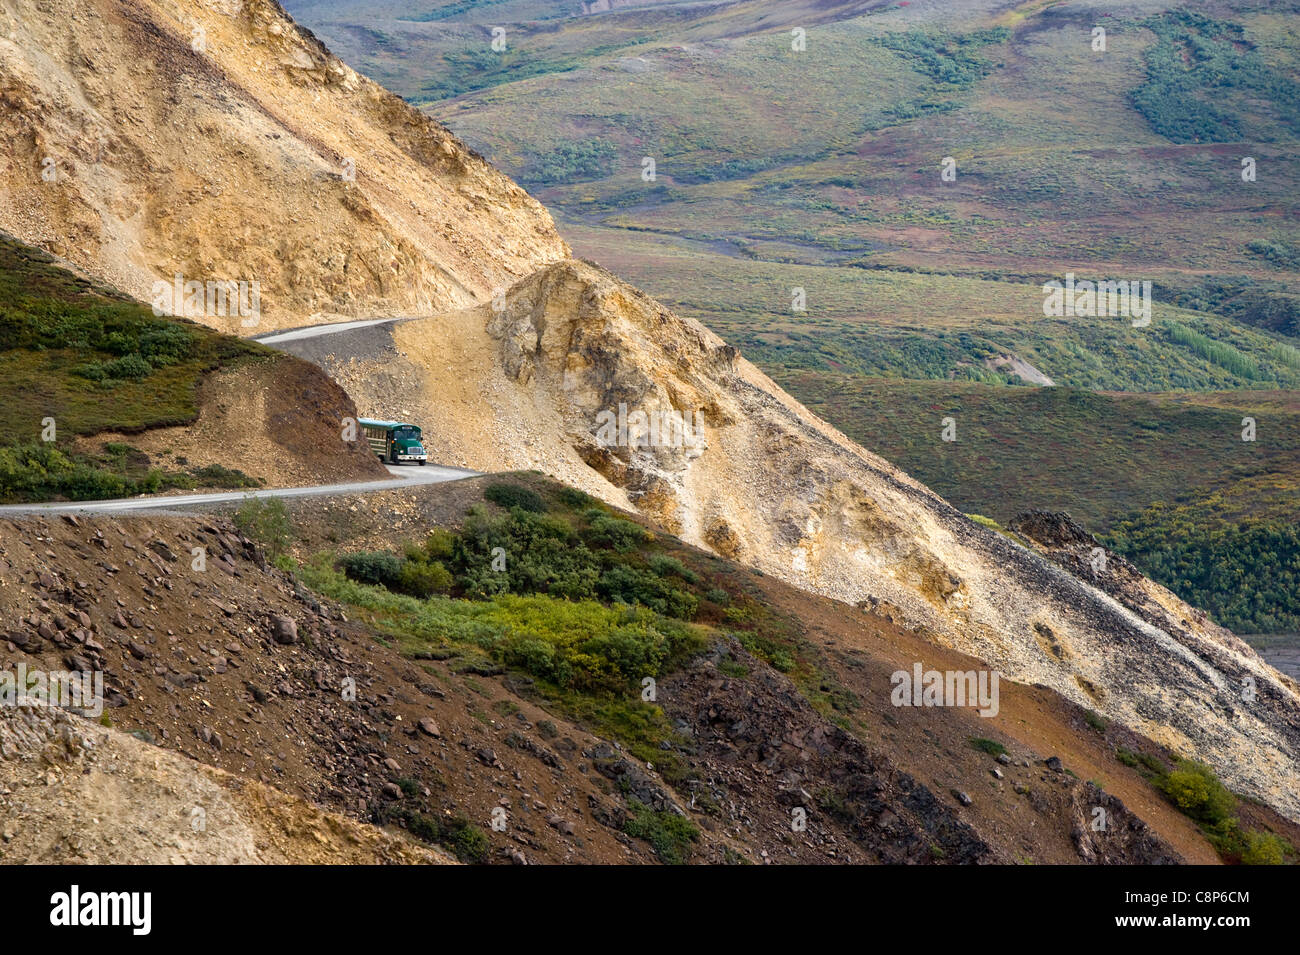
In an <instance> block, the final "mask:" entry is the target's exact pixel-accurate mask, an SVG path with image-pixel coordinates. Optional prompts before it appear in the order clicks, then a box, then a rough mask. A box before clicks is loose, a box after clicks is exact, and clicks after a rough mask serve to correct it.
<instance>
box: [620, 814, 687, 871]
mask: <svg viewBox="0 0 1300 955" xmlns="http://www.w3.org/2000/svg"><path fill="white" fill-rule="evenodd" d="M628 807H629V809H630V810H631V813H630V814H629V816H628V818H627V820H626V821H625V822H624V823H623V831H624V832H626V833H627V834H628V835H629V836H632V837H633V838H634V839H644V840H645V841H646V842H648V843H650V845H651V847H652V848H653V849H654V851H655V854H656V855H658V856H659V858H660V860H661V861H662V862H664V863H666V864H667V865H685V864H686V861H687V859H688V858H690V852H691V843H693V842H695V840H696V839H698V838H699V835H700V829H699V827H698V826H697V825H695V823H694V822H692V821H691V820H690V819H687V818H685V817H684V816H679V815H677V814H676V813H675V812H669V811H667V810H665V811H663V812H656V811H655V810H653V809H651V808H650V807H649V806H646V805H643V804H642V803H640V802H637V801H636V800H635V799H629V800H628Z"/></svg>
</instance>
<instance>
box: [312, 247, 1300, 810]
mask: <svg viewBox="0 0 1300 955" xmlns="http://www.w3.org/2000/svg"><path fill="white" fill-rule="evenodd" d="M289 347H290V348H291V349H293V350H295V351H297V352H298V353H299V354H301V355H303V356H304V357H307V358H310V359H311V360H314V361H318V362H320V363H321V364H322V365H323V366H324V367H326V368H327V369H328V370H329V371H330V373H331V375H332V376H333V377H335V378H336V379H337V380H338V381H340V382H341V383H342V384H343V386H344V387H345V388H347V390H348V392H349V394H351V395H352V396H353V397H354V398H355V400H356V402H357V406H358V408H360V409H362V410H363V411H371V412H377V411H378V410H380V409H399V410H400V412H401V413H402V414H404V415H408V416H410V417H413V418H414V419H415V420H417V421H420V422H423V423H424V425H425V440H426V444H427V445H428V446H429V448H430V453H431V454H433V455H434V456H435V457H436V458H437V459H438V460H441V461H445V462H448V463H455V464H461V465H464V466H466V467H470V468H473V469H475V470H483V471H496V470H502V469H537V470H540V471H543V472H545V473H547V474H549V475H551V476H553V477H555V478H557V479H559V480H561V481H563V482H564V483H567V484H570V485H573V486H575V487H579V488H582V489H584V490H586V491H588V492H589V493H592V494H594V495H596V496H598V497H600V498H602V499H604V500H606V501H608V502H610V503H612V504H615V505H618V506H622V507H628V508H631V509H635V510H637V511H639V512H640V513H642V514H644V515H646V516H647V517H649V518H651V519H652V520H654V521H655V522H656V524H658V525H659V526H660V527H663V528H665V529H667V530H668V531H670V532H671V533H674V534H676V535H679V536H680V537H681V538H682V539H683V540H685V541H687V542H688V543H692V544H696V545H699V546H703V547H707V548H709V549H711V550H713V551H715V552H716V553H719V554H721V555H723V556H726V557H730V558H733V559H735V560H738V561H740V562H743V563H746V564H749V565H750V566H753V567H756V568H759V569H761V570H763V571H764V572H766V573H770V574H773V575H775V576H777V577H778V578H780V579H782V580H784V581H786V582H788V583H790V584H793V585H795V586H797V587H800V588H803V589H805V590H809V591H811V592H814V593H819V594H822V595H825V596H829V597H833V598H835V599H837V600H841V601H844V602H846V603H849V604H859V603H861V604H865V605H867V606H871V607H874V608H878V609H881V610H882V611H884V612H887V613H889V614H891V615H893V616H894V618H895V619H896V620H898V621H899V622H900V623H903V624H905V625H906V626H908V627H914V628H919V631H920V632H923V633H924V634H925V635H926V637H927V638H928V639H930V640H931V641H932V642H934V643H935V644H937V645H939V646H943V647H948V648H951V649H954V650H957V651H960V652H962V653H966V654H969V655H971V656H973V657H977V658H979V659H982V660H984V661H986V662H987V663H988V664H990V665H992V666H994V667H997V668H998V669H1000V670H1001V671H1002V672H1003V673H1005V674H1007V675H1009V676H1011V677H1012V678H1014V679H1016V680H1018V681H1020V682H1023V683H1028V684H1034V683H1041V684H1044V685H1046V686H1049V687H1051V688H1052V689H1053V690H1055V691H1057V692H1058V693H1060V694H1062V695H1063V696H1065V697H1066V698H1068V699H1070V700H1072V701H1074V702H1075V703H1077V704H1078V705H1080V706H1084V707H1087V708H1090V709H1095V710H1096V711H1098V712H1100V713H1102V714H1104V715H1105V716H1106V717H1108V718H1110V719H1113V720H1115V721H1117V722H1119V723H1120V724H1122V725H1124V726H1126V727H1128V728H1129V729H1131V730H1133V731H1134V732H1137V733H1139V734H1141V735H1143V736H1148V737H1150V738H1152V739H1155V740H1157V741H1159V742H1160V743H1161V744H1163V745H1166V746H1169V747H1170V748H1172V749H1174V750H1177V751H1179V752H1181V753H1183V754H1184V755H1187V756H1191V757H1195V758H1198V759H1201V760H1203V761H1205V762H1207V763H1209V764H1210V765H1212V766H1214V767H1215V769H1216V770H1217V771H1218V772H1219V773H1220V774H1221V775H1222V776H1223V777H1224V778H1225V779H1226V780H1228V781H1229V782H1230V783H1231V784H1232V785H1233V786H1234V787H1235V788H1237V789H1238V790H1240V791H1242V792H1244V793H1246V794H1249V795H1251V796H1253V797H1255V798H1258V799H1260V800H1263V801H1265V802H1267V803H1268V804H1270V805H1272V806H1274V807H1275V808H1278V809H1279V810H1280V811H1282V812H1284V813H1286V814H1287V815H1289V816H1290V817H1292V818H1295V819H1300V793H1298V792H1297V791H1296V789H1295V787H1294V785H1293V781H1294V779H1295V778H1296V777H1297V775H1300V695H1298V694H1297V691H1296V688H1295V685H1294V683H1292V682H1291V681H1289V680H1288V679H1286V678H1284V677H1283V676H1282V675H1281V674H1279V673H1277V671H1275V670H1274V669H1273V668H1272V667H1270V666H1268V664H1267V663H1265V662H1264V661H1263V660H1262V659H1261V658H1260V657H1259V656H1258V654H1256V653H1255V652H1254V651H1253V650H1251V649H1250V648H1249V647H1247V646H1246V645H1245V644H1243V643H1242V642H1241V641H1239V640H1237V639H1236V638H1235V637H1233V636H1232V635H1231V634H1230V633H1228V632H1227V631H1225V630H1223V629H1222V628H1219V627H1216V626H1214V625H1213V624H1211V623H1210V622H1208V621H1207V619H1206V617H1205V615H1204V614H1203V613H1200V612H1199V611H1196V610H1195V609H1193V608H1191V607H1189V606H1187V605H1186V604H1184V603H1182V602H1181V601H1179V600H1177V598H1175V597H1173V595H1171V594H1168V593H1167V592H1165V593H1163V594H1162V595H1161V596H1160V598H1159V599H1143V600H1142V601H1141V602H1140V603H1139V602H1137V601H1136V599H1135V598H1134V595H1135V594H1136V593H1137V589H1134V588H1128V589H1127V590H1126V591H1125V592H1123V593H1118V595H1115V596H1113V595H1111V594H1109V593H1107V592H1106V590H1105V587H1104V586H1103V582H1102V581H1100V580H1097V579H1094V578H1093V577H1092V576H1091V575H1090V574H1085V573H1083V572H1081V571H1078V568H1077V567H1067V566H1063V565H1061V564H1060V563H1057V562H1054V561H1050V560H1047V559H1044V557H1043V556H1040V555H1039V554H1038V553H1036V552H1031V551H1030V550H1027V549H1026V548H1024V547H1022V546H1020V545H1019V544H1017V543H1015V542H1013V541H1011V540H1010V539H1008V538H1007V537H1005V536H1003V535H1001V534H999V533H997V532H995V531H993V530H991V529H989V528H986V527H983V526H981V525H979V524H976V523H974V522H972V521H970V520H969V519H967V518H966V517H965V516H963V515H962V514H961V513H960V512H958V511H957V510H956V509H955V508H953V507H952V506H951V505H949V504H948V503H947V502H945V501H943V500H942V499H941V498H939V497H938V496H937V495H935V494H934V493H933V492H931V491H930V490H929V489H927V488H925V487H924V486H922V485H921V484H919V483H918V482H916V481H915V480H913V479H912V478H911V477H909V476H908V475H906V474H904V473H903V472H902V471H900V470H899V469H898V468H896V467H894V466H893V465H891V464H889V463H888V462H886V461H884V460H882V459H881V458H879V457H877V456H876V455H874V454H871V453H870V452H868V451H866V450H864V449H862V448H860V447H858V446H857V445H855V444H853V443H852V442H851V441H849V439H847V438H846V437H844V436H843V435H842V434H840V433H839V432H838V431H836V430H834V429H833V428H831V427H830V426H829V425H827V424H826V423H825V422H823V421H821V420H820V419H819V418H817V417H816V416H814V415H813V414H812V413H810V412H809V411H808V410H807V409H805V408H803V407H802V406H801V405H799V404H798V403H797V402H796V401H795V400H794V399H793V398H791V397H790V396H789V395H787V394H786V393H785V392H783V391H782V390H781V389H780V388H779V387H777V386H776V385H775V384H774V383H773V382H772V381H771V380H770V379H768V378H767V377H766V376H765V375H764V374H762V372H760V371H759V370H758V369H756V368H755V367H754V366H753V365H751V364H750V363H749V362H747V361H745V360H744V359H743V358H742V357H741V356H740V355H739V354H738V353H737V351H736V349H735V348H733V347H731V346H729V345H727V344H726V343H724V342H723V341H722V340H721V339H719V338H718V337H717V336H716V335H714V334H713V333H711V332H710V331H709V330H708V329H706V328H704V327H703V326H702V325H700V324H699V323H698V322H695V321H694V320H691V319H688V318H683V317H681V316H679V315H676V314H674V313H672V312H670V311H668V310H667V309H665V308H664V307H663V306H661V305H659V304H658V303H656V302H655V301H653V300H652V299H650V298H648V297H646V296H645V295H643V294H642V293H640V292H638V291H637V290H635V289H633V288H631V287H630V286H628V285H626V284H625V283H622V282H620V281H619V280H618V279H616V278H615V277H613V276H611V275H610V274H608V273H607V272H605V271H603V270H601V269H599V268H597V267H595V266H592V265H590V264H587V263H583V262H579V261H574V260H570V261H566V262H563V263H560V264H557V265H554V266H550V267H548V268H546V269H543V270H541V271H539V272H538V273H537V274H535V275H532V276H530V277H528V278H527V279H524V280H523V281H521V282H520V283H518V284H517V285H516V286H514V287H513V288H512V289H511V290H510V291H509V293H508V294H507V295H506V296H505V297H504V298H503V299H502V300H501V301H499V302H497V303H494V304H492V303H490V304H485V305H482V306H478V307H476V308H473V309H468V310H462V311H457V312H448V313H443V314H440V315H437V316H433V317H431V318H427V319H418V320H412V321H407V322H401V323H397V324H393V325H388V326H381V327H372V328H366V329H360V330H355V331H346V332H341V333H339V334H337V335H331V336H328V337H327V338H323V339H318V340H316V341H314V342H311V343H310V344H304V345H303V346H301V347H300V348H299V347H298V346H296V345H294V344H292V343H291V344H290V345H289ZM466 368H473V369H476V373H475V374H474V375H472V376H467V375H466V374H465V373H464V370H465V369H466ZM620 404H624V405H626V406H627V408H628V410H629V411H637V410H640V411H644V412H647V413H649V412H654V411H663V412H668V411H676V412H682V413H691V412H694V413H698V414H699V415H700V417H701V419H702V421H703V422H704V429H703V441H702V442H701V443H700V444H699V445H698V446H697V447H693V448H692V447H673V446H670V445H668V444H667V443H661V444H660V445H659V446H657V447H640V448H632V447H627V446H615V447H603V446H601V445H600V444H599V443H598V441H597V434H598V426H599V422H598V416H599V415H600V414H601V413H602V412H616V411H617V409H618V408H619V406H620ZM1114 566H1116V567H1118V566H1119V565H1118V564H1115V565H1114ZM1073 571H1078V572H1073ZM1151 586H1152V587H1154V585H1151ZM1150 592H1151V593H1155V590H1150ZM1247 677H1249V678H1250V679H1251V680H1253V681H1254V683H1255V684H1256V686H1257V688H1258V690H1257V693H1256V695H1255V698H1254V699H1252V700H1249V701H1247V700H1243V699H1242V696H1241V692H1240V687H1241V686H1242V685H1243V680H1244V679H1245V678H1247Z"/></svg>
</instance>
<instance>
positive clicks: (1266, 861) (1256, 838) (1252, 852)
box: [1241, 829, 1289, 865]
mask: <svg viewBox="0 0 1300 955" xmlns="http://www.w3.org/2000/svg"><path fill="white" fill-rule="evenodd" d="M1245 843H1246V845H1245V849H1243V850H1242V853H1241V864H1242V865H1282V864H1283V863H1284V862H1285V861H1286V851H1287V849H1288V848H1289V845H1288V844H1287V842H1286V841H1285V840H1283V839H1281V838H1279V837H1278V836H1275V835H1274V834H1273V833H1271V832H1260V831H1259V830H1257V829H1252V830H1251V831H1250V832H1247V833H1246V837H1245Z"/></svg>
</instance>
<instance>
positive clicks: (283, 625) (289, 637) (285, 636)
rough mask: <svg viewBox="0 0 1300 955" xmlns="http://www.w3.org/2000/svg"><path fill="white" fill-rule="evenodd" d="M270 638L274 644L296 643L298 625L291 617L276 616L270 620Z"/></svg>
mask: <svg viewBox="0 0 1300 955" xmlns="http://www.w3.org/2000/svg"><path fill="white" fill-rule="evenodd" d="M271 636H272V637H274V638H275V642H276V643H282V644H285V645H288V644H292V643H297V642H298V624H297V623H296V622H295V621H294V619H293V617H287V616H285V615H284V614H276V615H275V616H274V617H272V618H271Z"/></svg>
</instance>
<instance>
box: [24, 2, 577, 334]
mask: <svg viewBox="0 0 1300 955" xmlns="http://www.w3.org/2000/svg"><path fill="white" fill-rule="evenodd" d="M47 160H48V162H47ZM43 173H44V175H43ZM0 229H5V230H7V231H9V232H11V233H13V234H14V235H16V236H18V237H19V238H21V239H23V240H24V241H27V242H30V243H32V244H34V245H38V246H41V247H43V248H45V249H47V250H49V251H51V252H54V253H56V254H58V255H61V256H63V257H65V258H67V259H69V260H71V261H73V262H75V263H77V264H78V265H81V266H84V267H86V268H87V269H88V270H89V271H90V272H92V273H93V274H95V275H96V276H97V277H99V278H100V279H102V280H105V281H108V282H110V283H111V284H114V285H116V286H117V287H119V288H121V289H123V290H124V291H126V292H128V293H130V294H132V295H134V296H135V297H137V298H140V299H142V300H144V301H146V302H149V301H152V298H153V296H152V287H153V283H154V282H155V281H156V280H159V279H163V280H167V281H170V280H171V279H172V277H173V276H174V275H176V274H177V273H179V274H181V275H183V276H184V277H185V278H186V279H187V280H191V279H192V280H197V281H201V282H207V281H218V280H230V281H241V280H242V281H250V282H251V281H253V280H256V281H258V282H259V283H260V287H261V297H262V316H261V321H260V323H259V324H258V325H257V326H256V327H255V328H252V329H250V328H248V327H241V325H240V320H239V318H237V317H236V318H233V319H226V318H218V317H214V316H206V317H204V316H197V317H198V318H199V320H201V321H205V322H207V323H208V324H211V325H213V326H215V327H219V328H221V329H222V330H223V331H231V332H235V333H238V334H250V333H252V332H255V331H267V330H270V329H274V328H280V327H287V326H293V325H302V324H308V323H309V319H311V320H318V319H319V318H320V317H321V316H331V315H352V316H355V315H365V316H377V315H393V314H419V313H424V312H428V311H431V310H434V309H437V308H446V307H454V306H464V305H469V304H471V303H473V302H475V301H481V300H483V299H484V298H486V297H488V296H489V295H490V294H491V292H492V290H493V289H494V288H496V287H498V286H503V285H509V284H511V283H512V282H513V281H514V280H515V279H518V278H519V277H521V276H523V275H526V274H528V273H530V272H532V271H533V270H534V269H536V268H538V267H539V266H541V265H544V264H546V263H547V262H553V261H556V260H557V259H560V258H562V257H563V256H564V255H565V254H566V247H565V245H564V243H563V242H562V241H561V240H560V238H559V236H558V235H557V234H556V232H555V228H554V225H553V224H552V222H551V218H550V216H549V215H548V214H547V213H546V211H545V210H544V209H543V208H542V207H541V206H540V205H539V204H538V203H537V202H536V201H534V200H533V199H532V198H530V197H529V196H528V195H527V194H526V193H525V192H524V191H523V190H522V189H520V188H519V187H518V186H516V185H515V184H514V183H513V182H511V181H510V180H509V179H508V178H506V177H505V176H503V175H501V174H500V173H498V172H497V171H496V170H494V169H493V168H492V167H491V166H489V165H488V164H487V163H485V162H484V161H483V160H482V159H480V158H479V157H478V156H476V155H474V154H473V153H471V152H470V151H469V150H467V149H466V148H465V147H464V146H463V145H461V144H460V143H459V142H458V141H457V140H455V139H454V138H453V137H452V136H451V135H450V134H449V133H447V132H446V130H444V129H443V128H442V127H441V126H440V125H438V124H437V123H436V122H434V121H432V120H430V119H428V118H427V117H425V116H423V115H421V114H420V113H419V112H418V111H416V110H414V109H412V108H410V107H408V106H407V105H406V104H405V103H404V102H402V100H401V99H399V98H398V97H396V96H394V95H393V94H391V93H389V92H387V91H386V90H384V89H382V88H381V87H379V86H377V85H375V84H374V83H372V82H370V81H369V80H367V79H365V78H364V77H362V76H359V75H358V74H357V73H355V72H354V71H353V70H351V69H349V68H348V67H347V66H346V65H344V64H343V63H342V62H341V61H340V60H338V59H337V58H336V57H334V56H333V55H331V54H330V53H329V51H328V50H326V49H325V47H324V46H322V45H321V44H320V42H319V41H317V40H316V39H315V37H313V36H312V35H311V34H310V33H309V32H307V31H305V30H302V29H300V28H299V27H297V26H296V25H295V24H294V23H293V22H292V21H291V20H290V19H289V18H288V17H287V15H286V14H285V13H284V11H283V10H282V9H281V8H280V6H279V5H278V4H277V3H275V2H274V0H240V2H234V0H179V2H175V0H2V2H0Z"/></svg>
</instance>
